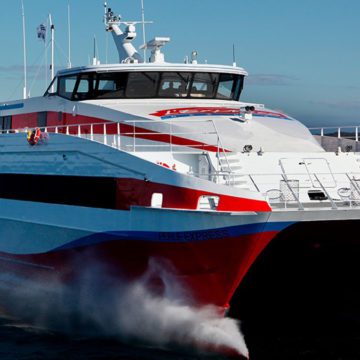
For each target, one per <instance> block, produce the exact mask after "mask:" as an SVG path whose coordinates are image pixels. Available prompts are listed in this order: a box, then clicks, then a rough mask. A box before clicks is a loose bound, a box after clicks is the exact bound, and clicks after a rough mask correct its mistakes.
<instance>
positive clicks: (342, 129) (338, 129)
mask: <svg viewBox="0 0 360 360" xmlns="http://www.w3.org/2000/svg"><path fill="white" fill-rule="evenodd" d="M359 128H360V125H346V126H321V127H309V128H308V129H309V131H310V132H311V133H312V134H313V135H318V136H321V137H324V136H326V135H324V130H334V134H336V137H337V138H338V139H349V137H346V136H342V133H343V132H345V130H349V129H352V130H354V139H352V140H355V141H359ZM314 131H320V134H314V133H313V132H314ZM333 137H335V136H333Z"/></svg>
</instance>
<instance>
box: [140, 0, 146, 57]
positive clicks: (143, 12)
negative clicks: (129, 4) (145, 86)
mask: <svg viewBox="0 0 360 360" xmlns="http://www.w3.org/2000/svg"><path fill="white" fill-rule="evenodd" d="M141 22H142V30H143V44H144V45H145V44H146V34H145V8H144V0H141ZM144 62H145V63H146V48H145V47H144Z"/></svg>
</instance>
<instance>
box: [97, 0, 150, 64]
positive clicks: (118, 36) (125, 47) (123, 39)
mask: <svg viewBox="0 0 360 360" xmlns="http://www.w3.org/2000/svg"><path fill="white" fill-rule="evenodd" d="M104 9H105V15H104V24H105V30H106V31H110V32H111V33H112V35H113V39H114V41H115V44H116V47H117V50H118V53H119V62H120V63H127V62H139V63H142V62H144V60H143V58H142V57H141V55H140V54H139V53H138V52H137V50H136V49H135V47H134V46H133V45H132V41H133V40H134V39H135V38H136V35H137V34H136V28H135V25H137V24H143V25H144V24H151V23H152V21H122V20H121V16H120V15H115V14H114V13H113V11H112V10H111V8H108V6H107V2H106V1H105V2H104ZM122 24H124V25H125V26H126V27H125V30H124V31H122V30H121V28H120V26H121V25H122ZM144 36H145V34H144Z"/></svg>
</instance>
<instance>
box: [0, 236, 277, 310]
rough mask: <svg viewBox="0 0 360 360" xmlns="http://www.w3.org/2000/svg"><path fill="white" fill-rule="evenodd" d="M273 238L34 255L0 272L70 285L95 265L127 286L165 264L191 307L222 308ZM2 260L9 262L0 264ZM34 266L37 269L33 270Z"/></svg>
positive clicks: (128, 244)
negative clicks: (155, 265) (155, 264)
mask: <svg viewBox="0 0 360 360" xmlns="http://www.w3.org/2000/svg"><path fill="white" fill-rule="evenodd" d="M276 234H277V232H275V231H273V232H265V233H260V234H251V235H243V236H241V237H236V238H226V239H217V240H208V241H201V242H195V243H190V242H187V243H160V242H145V241H112V242H108V243H103V244H99V245H96V246H92V247H87V248H86V247H84V248H77V249H72V250H63V251H58V252H54V253H47V254H40V255H26V256H25V255H16V256H15V255H8V254H3V255H2V257H1V258H0V269H1V271H2V272H11V273H17V274H19V273H20V274H21V275H22V276H23V275H25V276H29V277H36V278H38V277H40V278H41V279H42V280H43V279H45V280H46V281H49V279H52V276H54V275H55V276H56V277H57V276H59V277H60V279H61V281H64V282H70V283H71V281H72V280H73V279H76V278H77V276H79V275H81V273H82V272H83V271H85V272H86V271H87V270H89V269H96V265H97V264H98V263H99V264H101V265H103V264H105V265H106V268H107V270H108V271H109V272H110V273H111V274H112V276H114V277H115V278H118V279H124V278H125V279H126V280H129V281H133V280H136V279H139V278H141V277H142V276H143V275H144V274H145V273H146V272H147V270H148V266H149V260H150V259H159V260H160V263H161V262H162V261H163V260H165V263H166V264H167V263H169V264H171V266H170V268H171V269H173V271H171V272H172V276H174V277H175V278H176V280H177V281H178V282H179V284H181V285H182V287H183V289H184V290H186V291H187V292H188V293H189V294H190V295H191V297H192V299H193V301H194V303H195V304H197V305H206V304H213V305H216V306H219V307H222V308H224V307H227V306H228V303H229V301H230V299H231V297H232V295H233V294H234V292H235V290H236V288H237V287H238V285H239V284H240V282H241V280H242V279H243V278H244V276H245V274H246V273H247V271H248V269H249V268H250V266H251V265H252V264H253V262H254V261H255V259H256V258H257V256H258V255H259V254H260V253H261V251H262V250H263V249H264V248H265V247H266V245H267V244H268V243H269V242H270V241H271V239H273V238H274V237H275V235H276ZM4 257H6V258H8V259H10V258H11V259H13V260H14V261H15V262H10V261H4ZM30 263H31V264H32V265H31V266H30ZM35 264H37V265H41V266H42V267H41V268H40V267H39V268H36V267H35V266H34V265H35ZM46 267H51V268H54V270H55V271H54V270H49V269H47V268H46ZM155 275H156V274H155ZM153 277H154V275H153ZM160 277H161V276H160V275H157V278H156V276H155V278H153V279H152V280H154V281H155V283H157V284H159V281H160V282H161V279H160Z"/></svg>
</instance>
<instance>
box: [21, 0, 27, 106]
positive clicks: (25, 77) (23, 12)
mask: <svg viewBox="0 0 360 360" xmlns="http://www.w3.org/2000/svg"><path fill="white" fill-rule="evenodd" d="M21 12H22V27H23V50H24V89H23V98H24V99H26V98H27V97H28V95H27V65H26V36H25V35H26V31H25V10H24V1H23V0H21Z"/></svg>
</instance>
